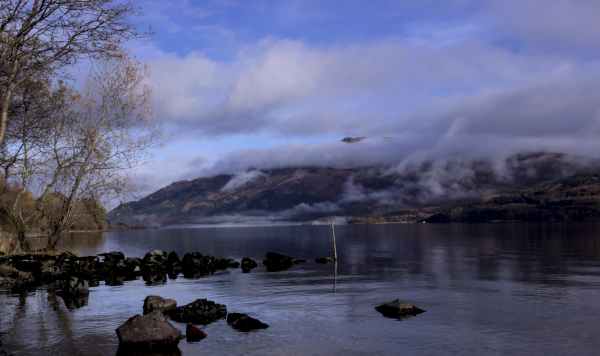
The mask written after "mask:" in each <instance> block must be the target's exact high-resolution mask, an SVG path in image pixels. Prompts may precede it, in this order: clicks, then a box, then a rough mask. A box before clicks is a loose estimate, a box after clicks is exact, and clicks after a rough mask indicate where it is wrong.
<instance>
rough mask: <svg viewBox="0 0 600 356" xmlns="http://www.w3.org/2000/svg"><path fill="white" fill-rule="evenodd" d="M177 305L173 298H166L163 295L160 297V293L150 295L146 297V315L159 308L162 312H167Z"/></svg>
mask: <svg viewBox="0 0 600 356" xmlns="http://www.w3.org/2000/svg"><path fill="white" fill-rule="evenodd" d="M175 307H177V302H176V301H175V300H173V299H165V298H163V297H159V296H158V295H149V296H147V297H146V299H144V307H143V309H144V315H146V314H148V313H150V312H152V311H155V310H159V311H161V312H166V311H168V310H171V309H173V308H175Z"/></svg>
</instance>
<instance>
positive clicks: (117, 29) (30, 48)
mask: <svg viewBox="0 0 600 356" xmlns="http://www.w3.org/2000/svg"><path fill="white" fill-rule="evenodd" d="M136 15H140V13H139V8H136V7H135V6H134V5H133V4H132V3H131V2H129V1H119V0H0V85H1V87H0V144H1V143H2V141H3V140H4V136H5V133H6V125H7V120H8V110H9V106H10V102H11V98H12V95H13V93H14V91H15V89H16V88H17V87H18V86H19V85H21V84H22V83H23V81H24V80H26V79H27V78H29V77H31V76H33V75H39V74H40V73H45V74H63V75H64V74H65V73H66V72H65V69H66V68H68V67H69V66H71V65H73V64H75V63H77V61H78V60H79V59H81V58H84V57H93V58H98V57H99V56H102V55H104V54H107V53H113V52H114V49H115V48H116V47H118V46H119V45H120V44H122V43H124V42H125V41H128V40H130V39H132V38H141V37H145V36H147V35H149V34H150V33H149V32H146V33H140V32H139V31H138V29H137V24H135V23H132V22H130V21H129V19H130V17H131V16H136Z"/></svg>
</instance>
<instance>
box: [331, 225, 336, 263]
mask: <svg viewBox="0 0 600 356" xmlns="http://www.w3.org/2000/svg"><path fill="white" fill-rule="evenodd" d="M331 235H332V236H333V258H334V259H335V260H336V261H337V249H336V247H335V230H334V229H333V225H331Z"/></svg>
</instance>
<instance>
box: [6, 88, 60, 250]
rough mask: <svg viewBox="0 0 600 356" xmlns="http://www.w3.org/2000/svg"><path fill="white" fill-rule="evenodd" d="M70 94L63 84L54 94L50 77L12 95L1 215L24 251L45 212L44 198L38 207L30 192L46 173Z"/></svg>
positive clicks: (27, 248)
mask: <svg viewBox="0 0 600 356" xmlns="http://www.w3.org/2000/svg"><path fill="white" fill-rule="evenodd" d="M70 94H71V93H70V92H69V89H68V88H67V87H65V86H63V85H60V87H59V88H58V90H55V91H53V90H52V84H51V82H50V80H49V79H48V78H30V79H28V80H26V81H25V82H24V84H23V85H22V86H20V87H19V88H18V89H17V90H16V92H15V95H14V96H13V100H12V105H11V107H10V111H9V114H10V116H11V117H12V118H13V120H11V121H10V123H9V125H8V127H7V134H6V139H5V141H4V144H3V145H2V146H1V149H2V159H0V168H2V169H3V170H4V180H3V182H2V183H1V184H0V186H1V189H0V213H1V217H2V219H3V221H4V223H5V224H4V225H5V227H6V225H8V228H9V229H10V230H11V231H12V232H13V233H14V235H16V237H17V238H18V241H19V243H20V245H21V246H20V247H21V250H23V251H28V250H29V243H28V241H27V238H26V233H27V232H28V231H29V230H30V229H31V228H32V227H33V226H36V227H37V226H38V225H39V221H40V218H41V217H42V216H43V211H44V207H43V204H44V201H45V197H42V199H41V201H40V202H41V204H36V202H35V200H34V197H33V193H32V192H31V190H30V189H34V188H35V187H36V185H37V183H38V182H36V179H38V178H39V177H40V176H42V175H44V174H45V173H46V166H47V164H46V162H45V160H46V159H47V158H46V156H47V154H46V153H45V152H46V151H47V150H48V149H49V143H50V140H49V137H50V134H51V133H52V130H51V128H52V126H53V125H54V122H55V120H56V119H57V118H59V116H62V115H63V113H62V111H63V110H65V109H66V107H67V106H68V105H66V104H67V103H66V102H65V98H69V97H70Z"/></svg>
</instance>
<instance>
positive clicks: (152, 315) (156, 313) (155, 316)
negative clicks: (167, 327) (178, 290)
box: [144, 299, 173, 321]
mask: <svg viewBox="0 0 600 356" xmlns="http://www.w3.org/2000/svg"><path fill="white" fill-rule="evenodd" d="M169 300H173V299H169ZM144 314H145V315H144V316H145V317H146V318H150V319H156V320H160V321H167V319H166V318H165V314H163V312H162V311H160V310H158V309H157V310H153V311H151V312H149V313H148V314H146V313H144Z"/></svg>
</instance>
